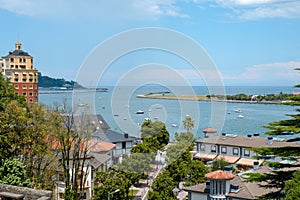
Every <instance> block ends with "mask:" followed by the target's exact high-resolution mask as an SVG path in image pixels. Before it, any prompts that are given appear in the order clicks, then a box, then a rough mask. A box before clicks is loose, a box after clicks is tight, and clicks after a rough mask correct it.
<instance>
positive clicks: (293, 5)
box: [216, 0, 300, 20]
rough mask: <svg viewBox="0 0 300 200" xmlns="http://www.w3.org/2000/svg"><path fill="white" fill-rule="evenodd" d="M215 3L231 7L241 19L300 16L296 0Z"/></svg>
mask: <svg viewBox="0 0 300 200" xmlns="http://www.w3.org/2000/svg"><path fill="white" fill-rule="evenodd" d="M216 3H217V4H219V5H220V6H222V7H224V8H229V9H232V11H233V13H234V15H235V16H237V17H238V18H239V19H242V20H256V19H263V18H299V17H300V12H299V10H300V1H298V0H216Z"/></svg>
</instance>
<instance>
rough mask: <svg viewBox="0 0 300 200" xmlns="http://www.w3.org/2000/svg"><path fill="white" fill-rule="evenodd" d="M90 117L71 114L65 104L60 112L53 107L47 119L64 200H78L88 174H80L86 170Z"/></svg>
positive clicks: (93, 125) (81, 114) (93, 128)
mask: <svg viewBox="0 0 300 200" xmlns="http://www.w3.org/2000/svg"><path fill="white" fill-rule="evenodd" d="M91 118H92V116H89V115H87V114H86V113H85V112H84V111H83V112H81V113H79V114H76V115H75V111H72V110H71V109H70V108H69V107H68V106H67V104H66V102H64V104H63V107H62V108H61V109H60V108H59V107H58V106H56V107H55V108H54V110H53V111H52V114H51V116H50V118H49V120H51V122H52V123H51V127H50V128H51V131H52V135H51V136H52V138H51V140H53V141H54V142H55V143H54V144H56V146H55V147H53V148H55V150H56V152H57V158H58V159H59V160H60V163H61V166H62V168H63V175H64V182H65V199H66V200H68V199H70V200H74V199H79V198H80V197H81V195H83V189H84V183H85V180H86V177H87V174H88V173H91V172H88V171H84V169H88V168H89V164H88V163H87V162H86V161H87V158H88V150H89V145H88V141H89V139H90V138H91V133H92V131H94V130H95V128H96V127H95V123H93V120H92V119H91ZM94 122H95V121H94ZM78 188H79V189H78Z"/></svg>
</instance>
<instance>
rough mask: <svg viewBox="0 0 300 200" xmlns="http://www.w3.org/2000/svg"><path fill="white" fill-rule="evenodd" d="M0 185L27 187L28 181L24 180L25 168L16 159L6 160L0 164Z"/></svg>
mask: <svg viewBox="0 0 300 200" xmlns="http://www.w3.org/2000/svg"><path fill="white" fill-rule="evenodd" d="M0 183H2V184H9V185H15V186H20V187H28V186H30V185H31V183H30V180H29V179H27V178H26V167H25V165H23V163H22V162H20V161H18V160H17V159H6V160H2V161H1V162H0Z"/></svg>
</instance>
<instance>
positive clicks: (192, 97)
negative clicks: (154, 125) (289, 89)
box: [136, 93, 286, 104]
mask: <svg viewBox="0 0 300 200" xmlns="http://www.w3.org/2000/svg"><path fill="white" fill-rule="evenodd" d="M136 97H137V98H149V99H166V100H186V101H213V102H228V103H249V104H284V103H286V101H277V100H276V101H248V100H228V99H220V98H217V97H210V98H209V97H207V96H206V95H196V96H195V95H165V94H161V93H151V94H139V95H137V96H136Z"/></svg>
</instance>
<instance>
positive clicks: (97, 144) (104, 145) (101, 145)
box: [88, 139, 116, 152]
mask: <svg viewBox="0 0 300 200" xmlns="http://www.w3.org/2000/svg"><path fill="white" fill-rule="evenodd" d="M88 146H89V148H90V151H91V152H103V151H110V150H112V149H113V148H115V146H116V145H115V144H113V143H110V142H105V141H101V140H95V139H93V140H89V141H88Z"/></svg>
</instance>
